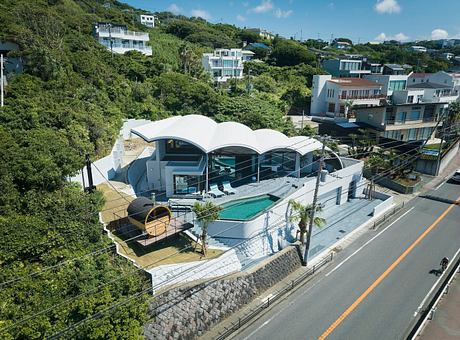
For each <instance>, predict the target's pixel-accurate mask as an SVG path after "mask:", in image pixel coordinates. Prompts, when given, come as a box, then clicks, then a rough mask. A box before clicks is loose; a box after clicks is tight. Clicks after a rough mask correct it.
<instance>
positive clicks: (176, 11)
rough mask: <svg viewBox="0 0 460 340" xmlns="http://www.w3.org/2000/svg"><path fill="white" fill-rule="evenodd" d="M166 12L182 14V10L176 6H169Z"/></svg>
mask: <svg viewBox="0 0 460 340" xmlns="http://www.w3.org/2000/svg"><path fill="white" fill-rule="evenodd" d="M168 11H169V12H171V13H174V14H180V13H182V8H180V7H179V6H177V5H176V4H171V5H169V7H168Z"/></svg>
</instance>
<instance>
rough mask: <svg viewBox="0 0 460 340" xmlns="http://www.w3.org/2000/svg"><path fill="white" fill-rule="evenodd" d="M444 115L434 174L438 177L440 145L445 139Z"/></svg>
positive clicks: (440, 157)
mask: <svg viewBox="0 0 460 340" xmlns="http://www.w3.org/2000/svg"><path fill="white" fill-rule="evenodd" d="M444 118H445V115H444V116H443V119H442V128H441V143H439V149H438V156H437V159H436V173H435V176H438V175H439V170H440V168H441V160H442V144H443V143H444V138H445V124H446V121H445V119H444Z"/></svg>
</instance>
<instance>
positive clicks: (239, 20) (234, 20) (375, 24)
mask: <svg viewBox="0 0 460 340" xmlns="http://www.w3.org/2000/svg"><path fill="white" fill-rule="evenodd" d="M122 1H123V2H126V3H128V4H130V5H132V6H134V7H137V8H142V9H146V10H150V11H166V10H169V11H171V12H175V13H178V14H179V13H180V14H183V15H186V16H192V15H194V16H201V17H203V18H205V19H207V20H209V21H211V22H213V23H218V22H224V23H230V24H235V25H237V26H240V27H245V26H246V27H260V28H265V29H268V30H270V31H273V32H274V33H279V34H280V35H282V36H285V37H291V36H295V37H296V38H297V39H299V38H300V37H301V34H302V38H303V39H306V38H318V37H319V38H321V39H324V40H329V39H330V38H331V34H333V35H334V37H339V36H340V37H348V38H350V39H352V40H353V41H354V42H358V40H359V41H361V42H364V41H378V40H388V39H396V40H402V41H408V40H410V41H413V40H420V39H431V38H433V39H440V38H447V37H449V38H452V37H455V38H460V19H459V18H460V0H285V1H280V0H243V1H239V0H213V1H211V0H195V1H182V0H122Z"/></svg>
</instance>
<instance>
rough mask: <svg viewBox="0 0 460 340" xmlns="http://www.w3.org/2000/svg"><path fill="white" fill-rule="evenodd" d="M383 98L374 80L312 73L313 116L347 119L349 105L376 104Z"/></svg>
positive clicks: (380, 89) (380, 86)
mask: <svg viewBox="0 0 460 340" xmlns="http://www.w3.org/2000/svg"><path fill="white" fill-rule="evenodd" d="M385 98H386V96H385V95H384V94H383V93H382V85H380V84H379V83H376V82H375V81H370V80H367V79H361V78H332V76H331V75H314V76H313V86H312V95H311V110H310V113H311V115H313V116H327V117H333V118H336V119H347V118H349V117H350V114H351V112H349V111H350V108H351V106H353V108H355V107H362V106H365V107H368V106H377V105H379V104H380V101H381V100H382V99H385Z"/></svg>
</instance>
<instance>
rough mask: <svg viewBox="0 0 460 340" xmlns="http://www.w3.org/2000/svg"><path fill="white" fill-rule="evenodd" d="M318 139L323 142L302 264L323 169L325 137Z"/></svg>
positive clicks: (309, 238)
mask: <svg viewBox="0 0 460 340" xmlns="http://www.w3.org/2000/svg"><path fill="white" fill-rule="evenodd" d="M320 141H321V143H322V144H323V146H322V147H321V156H320V158H319V165H318V174H317V176H316V185H315V193H314V194H313V203H312V209H311V211H310V223H309V225H308V233H307V243H306V245H305V253H304V255H303V261H302V265H303V266H306V265H307V263H308V252H309V251H310V240H311V232H312V230H313V220H314V219H315V210H316V204H317V201H318V191H319V182H320V179H321V171H322V170H323V163H324V151H325V149H326V145H325V143H324V142H325V138H321V139H320Z"/></svg>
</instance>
